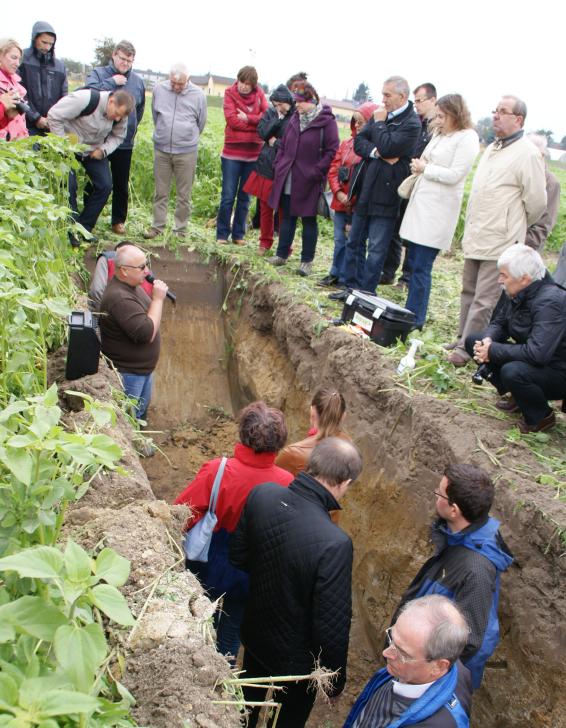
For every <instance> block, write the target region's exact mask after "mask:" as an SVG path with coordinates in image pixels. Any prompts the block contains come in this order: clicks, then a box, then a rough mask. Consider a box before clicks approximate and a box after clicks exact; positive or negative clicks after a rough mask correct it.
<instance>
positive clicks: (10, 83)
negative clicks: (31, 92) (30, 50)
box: [0, 38, 29, 141]
mask: <svg viewBox="0 0 566 728" xmlns="http://www.w3.org/2000/svg"><path fill="white" fill-rule="evenodd" d="M22 56H23V51H22V49H21V47H20V45H19V43H18V42H17V41H15V40H13V39H12V38H3V39H1V40H0V94H3V93H5V92H9V93H11V94H12V96H13V97H14V98H19V99H20V100H22V99H24V97H25V95H26V93H27V92H26V90H25V88H24V87H23V86H22V84H21V83H20V80H21V79H20V77H19V76H18V74H17V70H18V68H19V65H20V63H21V62H22ZM16 109H17V107H16ZM17 110H18V111H19V109H17ZM27 136H29V135H28V130H27V126H26V116H25V114H24V113H23V111H22V112H21V113H18V114H17V116H15V117H13V118H12V120H11V121H10V122H9V123H8V124H7V125H6V126H5V127H4V128H3V129H2V130H1V131H0V139H5V140H6V141H10V140H13V139H21V138H22V137H27Z"/></svg>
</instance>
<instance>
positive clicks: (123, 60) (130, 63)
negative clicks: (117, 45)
mask: <svg viewBox="0 0 566 728" xmlns="http://www.w3.org/2000/svg"><path fill="white" fill-rule="evenodd" d="M116 58H117V59H118V60H119V61H122V63H127V64H128V65H129V66H131V65H132V63H133V62H134V56H130V57H129V58H127V57H126V56H123V55H121V54H120V53H116Z"/></svg>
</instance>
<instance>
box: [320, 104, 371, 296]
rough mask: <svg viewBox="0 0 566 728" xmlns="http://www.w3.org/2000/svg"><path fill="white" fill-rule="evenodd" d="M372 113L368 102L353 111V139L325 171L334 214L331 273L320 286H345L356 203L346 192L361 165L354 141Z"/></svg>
mask: <svg viewBox="0 0 566 728" xmlns="http://www.w3.org/2000/svg"><path fill="white" fill-rule="evenodd" d="M375 109H377V104H373V103H371V102H370V101H368V102H367V103H365V104H362V105H361V106H360V108H359V109H357V110H356V111H354V113H353V115H352V119H351V121H350V129H351V130H352V136H351V137H350V138H349V139H344V141H343V142H342V143H341V144H340V146H339V148H338V151H337V152H336V156H335V157H334V159H333V160H332V162H331V164H330V169H329V170H328V184H329V185H330V189H331V191H332V203H331V205H330V207H331V208H332V209H333V210H334V255H333V257H332V266H331V268H330V273H329V274H328V275H327V276H325V277H324V278H323V279H322V280H321V281H319V283H318V285H319V286H334V285H336V284H338V283H343V282H344V271H343V270H342V268H343V265H344V255H345V252H346V240H347V239H348V232H349V230H350V225H351V224H352V212H353V208H354V203H355V198H353V199H348V192H349V189H350V182H351V179H352V175H353V173H354V168H355V166H356V165H357V164H359V163H360V162H361V161H362V159H361V157H358V155H357V154H356V152H355V151H354V139H355V138H356V134H357V133H358V132H359V131H360V129H361V128H362V127H363V126H364V124H366V122H368V121H369V120H370V118H371V115H372V114H373V112H374V111H375Z"/></svg>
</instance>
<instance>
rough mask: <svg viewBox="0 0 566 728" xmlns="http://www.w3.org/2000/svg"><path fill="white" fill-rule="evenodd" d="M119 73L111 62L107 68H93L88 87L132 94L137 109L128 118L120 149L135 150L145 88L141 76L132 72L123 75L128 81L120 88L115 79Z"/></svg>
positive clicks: (87, 81)
mask: <svg viewBox="0 0 566 728" xmlns="http://www.w3.org/2000/svg"><path fill="white" fill-rule="evenodd" d="M118 73H119V71H118V70H117V69H116V68H115V67H114V64H113V63H112V61H110V63H109V64H108V65H107V66H99V67H98V68H93V69H92V71H91V72H90V73H89V74H88V78H87V80H86V85H87V86H88V87H89V88H97V89H98V90H99V91H118V89H123V90H124V91H128V92H129V93H131V94H132V96H133V97H134V100H135V102H136V107H135V109H134V110H133V111H132V113H131V114H130V116H129V117H128V131H127V134H126V138H125V139H124V142H123V144H122V145H121V147H120V148H121V149H133V147H134V137H135V136H136V131H137V129H138V125H139V124H141V120H142V118H143V112H144V109H145V86H144V83H143V80H142V78H141V76H138V74H137V73H134V71H132V70H129V71H126V73H124V74H121V75H124V76H126V78H127V79H128V81H127V83H126V84H124V86H118V84H117V83H116V81H114V78H113V76H115V75H116V74H118Z"/></svg>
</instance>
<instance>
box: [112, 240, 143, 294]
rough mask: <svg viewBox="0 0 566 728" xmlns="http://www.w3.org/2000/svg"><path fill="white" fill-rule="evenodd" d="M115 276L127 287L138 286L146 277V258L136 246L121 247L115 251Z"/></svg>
mask: <svg viewBox="0 0 566 728" xmlns="http://www.w3.org/2000/svg"><path fill="white" fill-rule="evenodd" d="M115 260H116V276H117V277H118V278H119V279H120V280H121V281H122V282H123V283H127V284H128V285H129V286H134V287H135V286H139V284H140V283H142V282H143V280H144V279H145V276H146V275H147V273H148V272H149V271H148V268H147V258H146V255H145V253H144V252H143V250H140V248H138V247H137V245H123V246H122V247H121V248H119V249H118V250H117V251H116V259H115Z"/></svg>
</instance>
